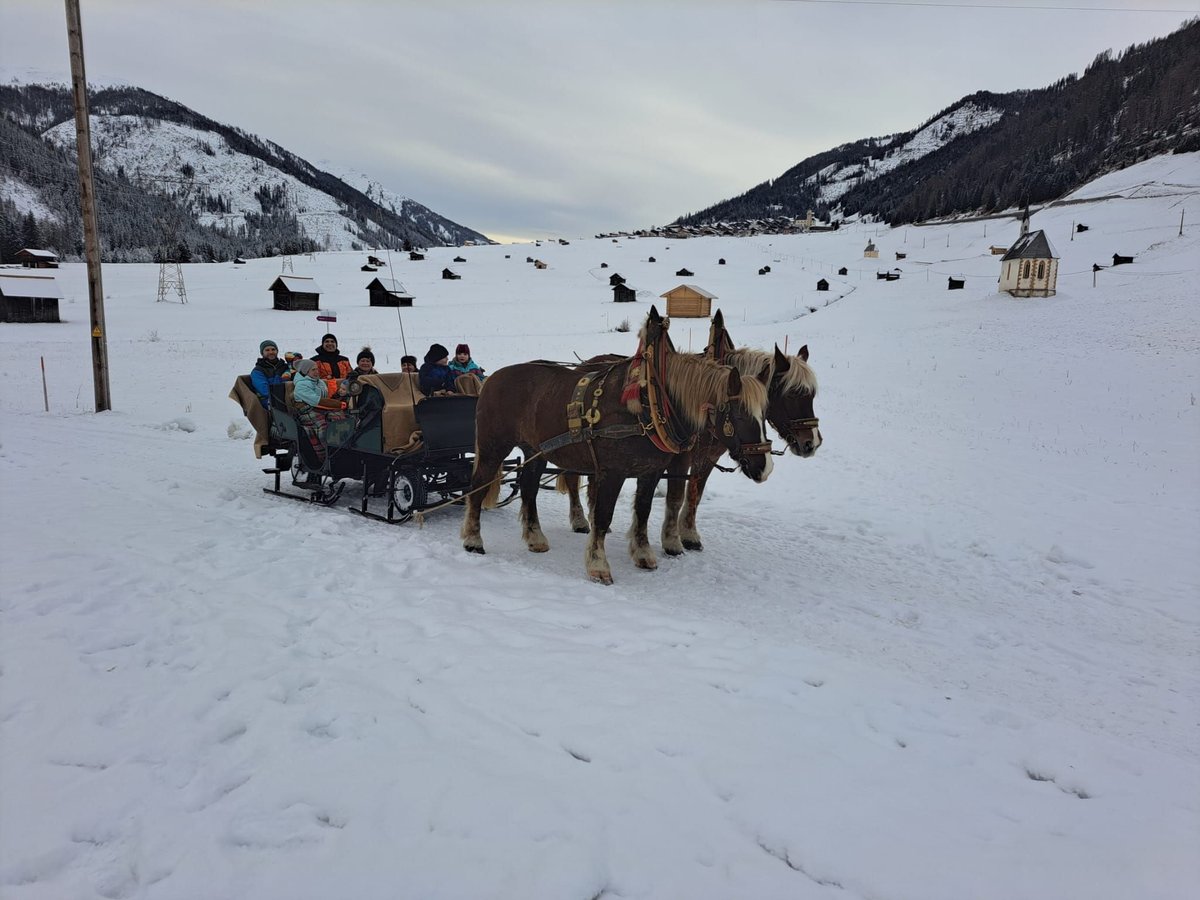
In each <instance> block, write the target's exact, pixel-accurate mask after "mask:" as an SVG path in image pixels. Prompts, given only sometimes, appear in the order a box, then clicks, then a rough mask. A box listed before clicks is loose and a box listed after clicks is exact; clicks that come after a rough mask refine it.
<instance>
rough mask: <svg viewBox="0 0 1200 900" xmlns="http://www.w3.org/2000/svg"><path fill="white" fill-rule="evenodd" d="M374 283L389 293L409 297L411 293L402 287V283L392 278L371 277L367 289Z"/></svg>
mask: <svg viewBox="0 0 1200 900" xmlns="http://www.w3.org/2000/svg"><path fill="white" fill-rule="evenodd" d="M376 284H378V285H379V286H380V287H381V288H383V289H384V290H385V291H387V292H388V293H389V294H397V295H399V296H401V297H411V296H412V294H410V293H409V292H408V290H407V289H406V288H405V287H404V285H402V284H401V283H400V282H399V281H397V280H396V279H394V278H373V279H371V283H370V284H368V285H367V290H370V289H371V288H373V287H374V286H375V285H376Z"/></svg>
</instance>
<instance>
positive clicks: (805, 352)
mask: <svg viewBox="0 0 1200 900" xmlns="http://www.w3.org/2000/svg"><path fill="white" fill-rule="evenodd" d="M796 355H797V356H798V357H800V358H801V359H802V360H804V361H805V362H808V344H805V345H804V346H803V347H801V348H800V352H799V353H797V354H796Z"/></svg>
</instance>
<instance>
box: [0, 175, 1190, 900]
mask: <svg viewBox="0 0 1200 900" xmlns="http://www.w3.org/2000/svg"><path fill="white" fill-rule="evenodd" d="M1080 196H1081V197H1084V196H1087V197H1108V198H1111V199H1103V200H1097V201H1095V202H1091V203H1081V204H1075V205H1064V206H1059V207H1055V208H1052V209H1047V210H1044V211H1042V212H1040V213H1038V214H1037V215H1035V216H1034V220H1033V227H1035V228H1044V229H1045V230H1046V231H1047V233H1048V235H1049V236H1050V238H1051V240H1052V241H1053V243H1054V244H1055V246H1056V248H1057V250H1058V252H1059V253H1060V255H1061V257H1062V260H1061V268H1060V272H1061V274H1060V276H1059V281H1058V288H1059V292H1058V295H1057V296H1056V297H1054V298H1050V299H1028V300H1015V299H1012V298H1010V297H1008V296H1003V295H999V294H997V293H996V292H995V290H996V279H997V277H998V275H999V269H1000V265H999V258H998V257H995V256H992V255H991V254H990V253H989V252H988V247H989V246H990V245H992V244H1007V243H1009V242H1011V241H1012V240H1013V239H1014V238H1015V237H1016V234H1017V228H1018V225H1017V222H1016V220H1015V219H1014V220H1013V221H1011V222H999V221H996V220H993V221H990V222H988V223H986V225H985V223H979V222H977V223H964V224H959V225H952V226H951V225H947V226H935V227H928V228H917V227H909V228H904V229H895V230H888V229H886V228H879V229H876V228H875V227H874V226H870V227H867V226H856V227H851V228H845V229H843V230H842V231H840V232H836V233H827V234H813V235H796V236H789V237H776V238H761V239H743V240H737V239H696V240H689V241H674V242H666V241H662V240H621V241H620V242H611V241H608V240H603V241H601V240H574V239H573V240H572V241H571V243H570V245H568V246H564V245H560V244H557V243H550V242H547V243H544V244H543V245H542V246H536V247H535V246H533V245H518V246H505V247H502V246H493V247H474V248H463V249H454V248H447V249H444V250H433V251H431V252H430V254H429V258H428V259H426V260H425V261H424V262H410V261H409V260H408V259H407V258H401V257H399V256H397V255H393V256H392V257H391V267H390V270H381V272H380V274H382V275H391V276H394V277H396V278H398V279H399V280H401V281H402V282H403V283H404V284H405V285H406V286H407V288H408V289H409V290H410V292H412V293H413V294H415V296H416V305H415V306H414V307H413V308H412V309H411V310H404V311H403V313H404V315H403V323H402V324H403V334H404V336H405V339H406V344H407V349H408V351H409V352H413V353H416V354H417V355H418V356H420V355H422V353H423V351H424V350H425V349H426V348H427V347H428V345H429V344H430V343H431V342H433V341H438V342H440V343H443V344H447V345H451V346H452V345H453V344H455V343H458V342H459V341H467V342H468V343H470V345H471V348H472V350H473V353H474V356H475V358H476V360H478V361H479V362H480V364H482V365H483V366H485V367H487V368H488V369H491V370H494V369H496V368H498V367H499V366H501V365H504V364H507V363H512V362H518V361H522V360H525V359H530V358H534V357H549V358H556V359H571V358H573V354H575V353H578V354H579V355H580V356H588V355H591V354H594V353H598V352H603V351H626V352H628V351H632V349H633V346H634V337H633V335H632V334H626V333H618V332H616V331H614V329H615V328H616V327H617V326H618V325H619V324H620V322H621V320H622V319H626V318H628V319H629V322H630V325H631V326H633V327H634V328H635V329H636V326H637V324H638V320H639V319H640V317H642V316H643V315H644V314H645V312H646V310H647V308H648V303H647V302H645V301H644V300H643V301H642V302H639V303H637V304H630V305H615V304H613V303H611V302H610V301H611V293H610V291H609V288H608V277H609V276H610V275H611V274H612V273H614V272H619V273H620V274H622V275H624V276H625V277H626V278H627V279H628V282H629V284H630V286H632V287H634V288H635V289H637V290H639V291H640V292H644V294H645V295H649V296H656V295H658V294H661V293H662V292H664V291H666V290H668V289H670V288H672V287H674V286H675V285H676V284H678V283H679V282H681V281H687V282H691V283H695V284H698V285H700V286H702V287H704V288H706V289H708V290H710V291H712V292H713V293H715V294H717V295H718V297H719V300H718V301H717V305H718V306H719V307H720V308H721V309H723V310H724V313H725V317H726V321H727V323H728V326H729V329H730V331H731V333H732V334H733V336H734V338H735V339H736V340H737V342H738V343H740V344H750V345H754V346H760V347H767V348H769V347H770V346H771V344H772V343H773V342H776V341H777V342H779V343H780V344H781V345H783V344H784V343H785V341H786V343H787V345H788V347H789V349H790V350H791V351H793V352H794V351H795V350H796V348H797V347H798V346H799V345H800V344H802V343H807V344H808V346H809V348H810V350H811V354H812V356H811V362H812V364H813V365H814V367H815V368H816V369H817V371H818V374H819V376H820V378H821V392H820V394H819V396H818V398H817V413H818V415H819V416H820V417H821V430H822V434H823V436H824V439H825V443H824V445H823V446H822V448H821V450H820V451H819V453H818V455H817V456H816V457H815V458H813V459H811V460H801V459H797V458H795V457H786V458H780V459H778V460H777V464H776V466H775V470H774V473H773V474H772V476H771V478H770V480H769V482H768V483H767V484H766V485H763V486H757V485H754V484H752V483H750V482H749V481H747V480H746V479H744V478H741V477H740V476H736V475H718V476H716V477H714V479H713V481H712V482H710V486H709V490H708V493H707V495H706V497H705V503H704V505H703V507H702V508H701V513H700V528H701V531H702V532H703V534H704V537H705V550H704V551H703V552H702V553H689V554H687V555H686V556H684V557H681V558H667V557H665V556H664V557H662V558H661V559H660V568H659V569H658V571H657V572H644V571H641V570H637V569H635V568H634V566H633V564H632V563H631V562H630V561H629V559H628V557H627V556H626V555H625V554H624V552H623V544H624V540H623V537H622V534H621V532H622V531H623V529H624V528H625V526H626V524H627V522H628V501H627V499H623V500H622V503H621V509H620V510H619V512H618V518H617V522H616V523H615V526H616V529H617V531H616V532H615V533H614V534H613V535H611V536H610V538H609V542H608V546H609V556H610V559H611V560H612V562H613V574H614V577H615V579H616V584H615V585H613V586H612V587H602V586H599V585H595V584H592V583H590V582H588V581H587V580H586V578H585V577H584V569H583V545H584V541H585V538H584V537H583V536H581V535H576V534H573V533H572V532H571V531H570V529H569V527H568V525H567V517H566V504H565V501H564V500H563V499H562V498H560V497H558V496H557V495H552V494H543V496H542V498H541V506H542V513H543V517H542V518H543V527H544V528H545V530H546V533H547V536H548V537H549V539H550V542H551V545H552V549H551V551H550V552H549V553H548V554H540V555H533V554H530V553H528V552H527V551H526V550H525V549H524V545H523V543H522V542H521V540H520V530H519V526H518V524H517V507H516V504H514V505H513V506H510V507H507V508H505V509H502V510H498V511H495V512H489V513H487V514H485V516H484V519H483V539H484V541H485V544H486V546H487V550H488V554H487V555H486V556H482V557H480V556H474V555H468V554H466V553H465V552H463V550H462V549H461V546H460V542H459V537H458V529H459V525H460V519H461V516H460V515H459V514H458V513H457V512H456V511H442V512H439V513H434V514H431V515H430V516H429V517H428V519H427V521H426V523H425V525H424V527H423V528H418V527H417V526H416V525H414V524H409V525H405V526H401V527H395V528H392V527H388V526H384V525H376V524H374V523H369V522H365V521H363V520H361V519H359V518H357V517H354V516H352V515H350V514H349V513H347V512H345V511H344V510H342V509H334V510H330V509H323V508H317V507H313V508H310V507H307V506H304V505H301V504H298V503H293V502H290V501H287V500H281V499H278V498H275V497H271V496H268V495H265V494H263V493H262V492H261V490H260V488H261V487H262V486H264V485H265V484H266V483H267V481H268V479H267V476H265V475H263V474H262V473H261V472H260V468H261V463H259V462H258V461H256V460H255V459H254V458H253V454H252V451H251V445H250V442H249V441H248V440H246V439H245V438H246V435H247V431H246V428H245V423H244V421H243V420H242V419H241V414H240V411H239V410H238V409H237V408H236V407H235V406H234V404H232V403H231V402H230V401H229V400H228V399H227V397H226V393H227V391H228V390H229V387H230V384H231V383H232V381H233V378H234V376H235V375H237V374H238V373H242V372H246V371H248V369H249V368H250V366H251V364H252V362H253V359H254V358H255V356H256V355H257V348H258V343H259V341H261V340H262V339H264V338H267V337H269V338H272V339H274V340H276V341H278V342H279V345H280V347H281V348H283V349H285V350H292V349H295V350H304V351H307V352H309V353H311V352H312V348H315V347H316V345H317V342H318V339H319V337H320V335H321V334H322V333H323V332H324V331H325V330H326V326H325V325H324V324H323V323H319V322H316V321H315V318H314V316H313V315H312V314H311V313H283V312H275V311H273V310H272V309H271V308H270V305H271V303H270V301H271V298H270V295H269V293H268V291H267V287H268V285H269V283H270V281H271V280H272V279H273V277H274V276H275V275H276V274H278V272H279V268H280V264H279V261H278V260H251V261H250V263H249V264H248V265H245V266H234V265H231V264H229V265H210V266H201V265H194V266H185V267H184V272H185V277H186V281H187V290H188V297H189V301H190V302H189V303H188V304H187V305H180V304H157V303H155V297H156V286H157V269H156V268H155V267H154V266H144V265H126V266H108V267H106V268H105V270H104V276H103V277H104V289H105V294H106V298H107V299H106V310H107V331H108V349H109V354H110V361H111V368H112V394H113V399H114V406H115V409H114V410H113V411H112V412H109V413H104V414H101V415H95V414H93V413H91V412H90V411H89V409H90V407H91V404H92V382H91V372H90V361H89V358H88V331H89V322H88V314H87V308H88V307H87V295H86V278H85V272H84V270H83V267H82V266H77V265H68V266H65V267H64V268H63V269H61V270H60V272H59V280H60V281H61V283H62V285H63V290H64V296H66V297H67V298H68V299H66V300H64V301H63V303H62V307H61V308H62V313H63V318H64V319H65V320H66V321H65V323H64V324H61V325H22V326H17V325H4V326H3V327H0V374H2V376H3V384H4V386H5V389H4V391H3V395H2V396H0V409H2V410H3V419H2V427H0V500H2V501H3V509H4V513H5V514H4V516H3V517H2V518H0V548H3V549H2V550H0V568H2V572H3V584H4V590H3V592H2V599H0V654H2V655H0V660H2V670H0V747H2V752H3V761H2V762H0V896H3V897H5V898H13V900H27V898H28V900H33V898H39V900H40V898H55V900H57V898H88V897H131V898H156V900H157V898H200V897H204V898H209V897H213V898H215V897H221V898H225V897H247V898H250V897H253V898H260V900H261V898H287V900H294V898H331V897H354V898H394V897H412V898H525V900H529V898H547V900H551V898H553V900H558V898H579V900H588V898H598V897H604V898H616V897H622V898H681V897H687V898H809V897H811V898H839V897H847V898H875V900H884V898H886V900H901V898H911V900H961V898H964V897H971V898H994V900H1017V898H1029V900H1047V898H1075V897H1080V898H1083V897H1086V898H1089V900H1099V898H1111V900H1129V898H1140V900H1147V898H1180V900H1182V898H1188V897H1194V896H1195V892H1196V889H1197V885H1198V884H1200V861H1198V860H1200V856H1198V854H1197V853H1196V849H1197V847H1198V846H1200V751H1198V748H1200V742H1198V741H1197V726H1198V723H1200V677H1198V672H1200V667H1198V665H1197V662H1198V660H1197V651H1198V650H1200V629H1198V625H1200V613H1198V610H1197V593H1198V588H1200V553H1198V552H1197V551H1198V550H1200V539H1198V537H1197V534H1198V532H1197V524H1198V523H1200V465H1197V463H1198V459H1197V456H1198V453H1197V447H1200V418H1198V416H1200V410H1198V408H1197V402H1196V395H1197V393H1200V383H1198V382H1200V362H1198V360H1200V309H1198V307H1197V303H1196V284H1197V282H1198V280H1200V228H1198V227H1197V225H1196V224H1195V218H1196V215H1197V210H1200V202H1198V201H1200V156H1198V155H1197V154H1190V155H1182V156H1172V157H1163V158H1160V159H1156V160H1152V161H1149V162H1147V163H1144V164H1142V165H1139V166H1137V167H1135V168H1133V169H1130V170H1127V171H1125V172H1123V173H1119V174H1117V175H1114V176H1110V177H1109V178H1106V179H1103V181H1102V183H1098V184H1095V185H1092V186H1090V187H1089V188H1088V189H1085V190H1084V191H1081V192H1080ZM1185 207H1186V209H1187V212H1186V213H1185V220H1184V234H1183V236H1179V234H1178V231H1179V222H1180V214H1181V211H1182V210H1183V209H1184V208H1185ZM1189 217H1190V220H1189ZM1073 222H1083V223H1086V224H1087V225H1089V226H1090V230H1089V231H1087V232H1085V233H1081V234H1077V235H1076V236H1075V239H1074V240H1073V241H1072V240H1071V239H1070V237H1071V226H1072V223H1073ZM985 228H986V233H985ZM568 237H570V236H568ZM868 239H871V240H874V241H875V243H876V244H877V245H878V246H879V247H880V250H881V257H880V259H879V260H864V259H863V258H862V249H863V246H864V245H865V244H866V242H867V240H868ZM897 251H899V252H905V253H907V258H906V259H904V260H902V261H896V260H895V259H894V254H895V253H896V252H897ZM460 253H461V255H463V256H464V257H466V259H467V262H466V263H464V264H460V265H452V268H454V269H455V270H456V271H458V272H459V273H461V274H462V279H461V280H459V281H442V280H441V278H440V272H441V269H442V268H443V266H446V265H449V264H450V260H451V258H452V257H453V256H455V255H456V254H460ZM1113 253H1121V254H1132V255H1134V256H1135V257H1136V259H1135V262H1134V263H1133V264H1132V265H1129V266H1124V267H1120V268H1115V269H1104V270H1102V271H1100V272H1099V273H1097V275H1096V286H1095V287H1093V286H1092V281H1093V272H1092V268H1091V267H1092V264H1093V263H1097V262H1098V263H1102V264H1103V263H1107V262H1109V261H1110V260H1111V256H1112V254H1113ZM365 256H366V254H355V253H341V254H325V255H318V256H317V257H315V258H314V259H312V260H310V259H308V258H304V257H297V258H296V260H295V265H296V268H295V271H296V274H305V275H313V276H315V278H316V279H317V281H318V282H319V283H320V284H321V285H322V286H323V287H324V289H325V291H326V292H327V293H326V294H325V296H324V297H323V300H322V305H323V306H324V307H326V308H332V309H333V310H336V312H337V317H338V321H337V324H336V325H335V326H333V327H332V330H333V331H334V332H335V333H336V334H337V335H338V336H339V337H340V339H341V346H342V349H343V351H345V352H347V353H348V354H349V353H352V352H353V351H355V350H357V349H358V347H359V346H361V344H362V343H363V342H369V343H371V345H372V346H373V347H374V348H375V351H376V354H377V357H378V362H379V366H380V368H382V369H384V370H385V371H394V370H395V369H396V368H398V363H399V356H400V355H401V353H402V352H404V349H405V344H404V343H402V341H401V333H402V332H401V321H400V319H399V317H398V316H397V313H396V310H389V309H372V308H369V307H368V306H367V295H366V291H365V290H364V287H365V285H366V283H367V282H368V281H369V280H370V278H371V277H373V276H371V275H368V274H365V273H362V272H360V271H359V266H360V265H361V264H362V263H363V262H364V261H365ZM527 256H532V257H536V258H540V259H544V260H546V261H547V262H548V263H549V268H547V269H545V270H537V269H535V268H534V267H533V266H532V265H530V264H528V263H526V262H525V259H526V257H527ZM650 256H654V257H656V258H657V260H658V261H657V262H656V263H650V262H649V261H648V257H650ZM721 257H724V258H725V259H726V261H727V264H726V265H724V266H719V265H717V260H718V258H721ZM605 262H606V263H608V267H607V268H601V263H605ZM764 264H769V265H770V266H771V272H770V273H769V274H768V275H763V276H759V275H757V274H756V272H757V270H758V269H759V268H760V267H762V266H763V265H764ZM897 265H898V266H900V267H901V268H902V270H903V275H902V278H901V279H900V280H899V281H894V282H884V281H878V280H876V278H875V273H876V271H877V269H878V270H883V269H885V268H890V267H892V266H897ZM843 266H845V267H847V268H848V270H849V271H848V274H847V275H846V276H838V275H836V274H835V273H836V271H837V269H839V268H840V267H843ZM682 267H687V268H688V269H690V270H692V271H693V272H695V273H696V274H695V275H694V276H693V277H688V278H678V277H676V276H674V275H673V274H672V273H674V272H675V271H676V270H677V269H679V268H682ZM948 275H962V276H964V277H965V278H966V280H967V287H966V289H965V290H962V291H954V292H950V291H947V290H946V283H947V276H948ZM819 278H826V279H828V280H829V281H830V282H831V289H830V290H829V291H828V292H818V291H817V290H816V289H815V286H816V282H817V280H818V279H819ZM706 333H707V322H705V321H702V320H688V319H676V320H675V321H674V323H673V325H672V334H673V335H674V337H675V341H676V344H677V345H679V346H680V347H681V349H687V348H688V347H689V346H690V347H692V348H693V349H699V348H700V347H701V346H702V345H703V343H704V339H705V336H706ZM40 358H44V360H45V368H46V380H47V384H48V392H49V403H50V413H49V414H47V413H45V412H43V411H42V387H41V381H40V371H41V370H40V365H39V359H40ZM352 499H353V498H352V497H350V496H349V495H348V496H347V498H346V500H345V501H344V502H345V503H349V502H351V501H352ZM660 522H661V509H657V508H656V511H655V515H654V517H653V518H652V520H651V526H652V529H653V533H654V534H657V529H658V527H659V524H660Z"/></svg>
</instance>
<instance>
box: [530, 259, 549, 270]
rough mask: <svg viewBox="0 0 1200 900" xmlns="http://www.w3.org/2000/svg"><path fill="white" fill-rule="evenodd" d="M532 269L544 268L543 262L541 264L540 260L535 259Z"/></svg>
mask: <svg viewBox="0 0 1200 900" xmlns="http://www.w3.org/2000/svg"><path fill="white" fill-rule="evenodd" d="M533 267H534V268H535V269H544V268H546V264H545V263H544V262H542V261H541V260H540V259H535V260H534V261H533Z"/></svg>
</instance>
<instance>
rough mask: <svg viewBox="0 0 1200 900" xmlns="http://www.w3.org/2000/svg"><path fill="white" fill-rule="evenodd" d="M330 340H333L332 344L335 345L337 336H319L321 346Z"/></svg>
mask: <svg viewBox="0 0 1200 900" xmlns="http://www.w3.org/2000/svg"><path fill="white" fill-rule="evenodd" d="M330 338H333V342H334V343H335V344H336V343H337V335H336V334H323V335H321V343H322V344H323V343H325V342H326V341H327V340H329V339H330Z"/></svg>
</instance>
